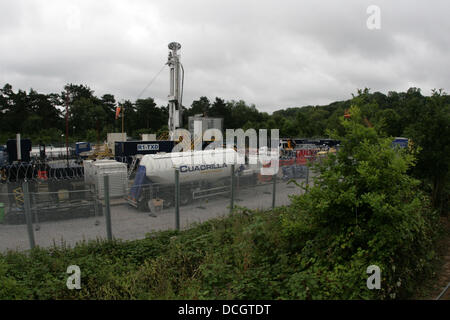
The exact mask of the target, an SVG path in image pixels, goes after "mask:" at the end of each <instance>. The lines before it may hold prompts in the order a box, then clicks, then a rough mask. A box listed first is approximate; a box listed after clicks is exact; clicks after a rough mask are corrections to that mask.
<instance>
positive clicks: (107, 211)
mask: <svg viewBox="0 0 450 320" xmlns="http://www.w3.org/2000/svg"><path fill="white" fill-rule="evenodd" d="M103 191H104V195H105V220H106V237H107V239H108V240H112V228H111V207H110V204H109V176H108V175H106V174H105V175H104V176H103Z"/></svg>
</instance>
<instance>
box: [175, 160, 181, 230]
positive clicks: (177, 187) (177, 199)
mask: <svg viewBox="0 0 450 320" xmlns="http://www.w3.org/2000/svg"><path fill="white" fill-rule="evenodd" d="M175 229H176V230H180V170H178V168H176V169H175Z"/></svg>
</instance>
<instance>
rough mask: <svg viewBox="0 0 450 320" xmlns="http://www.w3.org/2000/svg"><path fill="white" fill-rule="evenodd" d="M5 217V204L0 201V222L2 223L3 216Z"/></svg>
mask: <svg viewBox="0 0 450 320" xmlns="http://www.w3.org/2000/svg"><path fill="white" fill-rule="evenodd" d="M4 217H5V205H4V204H3V203H2V202H0V223H3V218H4Z"/></svg>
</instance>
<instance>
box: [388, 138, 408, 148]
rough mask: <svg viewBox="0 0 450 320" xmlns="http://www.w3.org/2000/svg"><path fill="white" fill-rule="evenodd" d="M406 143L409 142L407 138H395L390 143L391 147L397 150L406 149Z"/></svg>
mask: <svg viewBox="0 0 450 320" xmlns="http://www.w3.org/2000/svg"><path fill="white" fill-rule="evenodd" d="M408 142H409V139H408V138H400V137H397V138H395V140H394V141H392V145H393V146H394V147H399V148H408Z"/></svg>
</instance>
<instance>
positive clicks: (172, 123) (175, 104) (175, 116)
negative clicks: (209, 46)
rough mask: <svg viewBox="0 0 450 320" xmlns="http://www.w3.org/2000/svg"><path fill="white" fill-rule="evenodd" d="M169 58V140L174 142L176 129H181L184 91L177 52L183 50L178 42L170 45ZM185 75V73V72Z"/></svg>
mask: <svg viewBox="0 0 450 320" xmlns="http://www.w3.org/2000/svg"><path fill="white" fill-rule="evenodd" d="M169 49H170V50H171V51H170V52H169V58H168V61H167V64H168V65H169V67H170V92H169V97H168V98H169V123H168V127H169V139H170V140H173V136H174V132H175V129H176V128H178V127H181V125H182V121H181V120H182V119H181V112H182V110H181V99H182V90H180V66H181V68H183V66H182V65H181V63H180V55H179V54H177V51H178V50H180V49H181V45H180V44H179V43H178V42H171V43H169ZM183 75H184V72H183Z"/></svg>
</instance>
